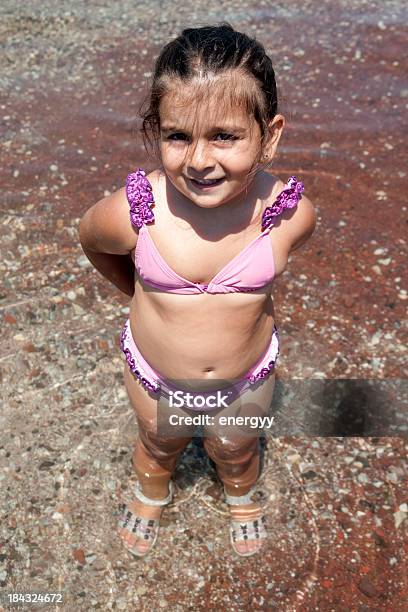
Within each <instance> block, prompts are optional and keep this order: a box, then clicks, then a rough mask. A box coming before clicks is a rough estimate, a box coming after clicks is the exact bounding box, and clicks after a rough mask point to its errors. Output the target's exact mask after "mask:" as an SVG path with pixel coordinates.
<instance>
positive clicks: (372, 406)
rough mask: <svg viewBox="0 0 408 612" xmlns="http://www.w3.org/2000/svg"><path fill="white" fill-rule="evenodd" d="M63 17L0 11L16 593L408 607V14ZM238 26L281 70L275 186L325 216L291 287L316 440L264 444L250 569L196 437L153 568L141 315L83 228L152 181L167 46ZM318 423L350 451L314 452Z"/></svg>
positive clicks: (85, 600) (118, 10)
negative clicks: (295, 191)
mask: <svg viewBox="0 0 408 612" xmlns="http://www.w3.org/2000/svg"><path fill="white" fill-rule="evenodd" d="M46 4H47V5H48V6H47V7H45V8H41V10H40V9H38V4H37V3H34V2H32V1H31V2H25V3H24V6H23V5H21V6H20V5H18V6H17V4H16V3H14V2H11V1H9V0H7V1H5V2H4V3H3V8H2V9H1V13H2V17H3V19H2V25H1V26H0V36H1V38H0V40H1V42H2V43H4V44H5V46H6V54H5V56H4V58H3V60H2V62H3V65H2V67H1V71H0V83H1V85H2V87H1V91H2V93H1V114H0V121H1V127H2V134H1V138H2V145H3V147H2V153H1V162H2V163H1V167H0V176H1V184H2V191H1V200H0V213H1V225H0V236H1V245H2V250H1V260H0V267H1V274H2V286H1V288H0V313H1V317H2V341H1V342H2V350H1V354H0V381H1V383H2V389H3V397H4V402H3V407H2V411H1V414H0V419H1V420H0V432H1V433H0V465H1V472H0V482H1V489H2V501H1V521H0V586H1V587H2V591H3V592H11V591H15V590H18V591H21V590H25V591H27V590H39V591H43V592H46V591H54V592H55V591H60V590H61V591H63V592H64V597H65V604H64V609H66V610H69V611H71V610H78V609H80V610H92V609H102V610H105V609H118V610H148V609H149V610H150V609H153V610H159V609H169V610H176V611H178V610H180V611H184V610H208V609H210V610H216V611H218V610H224V609H228V610H231V611H235V610H237V611H238V610H275V609H276V610H285V611H286V610H288V611H289V610H290V611H292V610H324V611H326V610H328V611H332V610H333V611H336V612H337V611H338V610H341V611H343V610H344V611H346V610H347V611H349V610H353V611H358V612H366V611H371V610H376V611H377V610H384V611H385V610H386V611H391V610H392V611H398V610H404V609H406V607H404V605H406V604H404V603H403V602H404V601H406V598H407V582H406V580H407V576H406V567H407V556H406V552H407V547H406V527H407V523H408V521H407V520H406V518H407V514H408V507H407V501H408V500H407V494H406V490H407V489H406V482H405V483H404V481H405V480H406V473H407V471H406V444H405V439H404V436H406V432H407V425H406V403H404V401H406V399H405V398H404V392H405V393H406V382H405V380H406V370H405V371H404V363H403V361H404V358H405V356H406V304H407V302H406V300H407V291H406V286H404V280H405V279H406V273H404V270H405V266H406V224H407V205H406V197H405V191H406V186H407V182H406V161H405V157H403V145H404V144H405V140H406V130H405V131H404V127H403V122H402V114H403V111H404V110H405V108H406V100H407V97H408V84H407V81H406V62H405V60H403V57H404V52H403V43H404V40H405V39H406V25H405V24H406V10H404V9H403V8H402V7H403V3H402V2H397V1H395V0H393V1H390V2H387V3H382V2H380V1H379V0H377V1H374V2H371V1H370V2H357V1H356V0H343V1H342V2H317V0H305V1H302V2H300V0H294V1H293V2H290V3H289V5H290V8H283V7H281V8H279V7H277V6H275V3H270V2H260V3H258V2H254V3H251V2H248V1H246V0H245V1H244V0H243V1H237V0H234V1H233V2H229V3H228V8H224V7H220V3H219V2H215V1H214V0H209V1H208V2H206V3H205V4H204V3H199V4H195V5H194V7H195V8H194V10H193V14H192V6H191V5H189V6H184V4H183V3H181V2H178V1H176V2H171V3H169V6H168V8H166V9H165V10H163V3H161V2H160V3H159V2H158V1H157V0H155V1H153V2H151V1H149V3H144V2H138V3H132V2H130V1H126V2H123V3H105V4H106V6H101V4H102V3H96V2H91V3H90V4H89V3H79V2H77V1H75V2H71V3H69V5H67V6H69V8H64V7H63V6H62V4H61V3H55V6H54V5H52V3H46ZM108 4H109V5H112V6H108ZM384 4H385V5H386V8H384V7H383V5H384ZM51 5H52V6H51ZM136 6H137V8H136ZM283 6H286V5H283ZM33 7H35V9H36V10H35V13H34V12H33ZM33 15H35V16H33ZM404 15H405V21H404ZM222 19H227V20H228V21H229V22H230V23H231V24H232V25H233V26H234V27H236V28H237V29H239V30H242V31H246V32H248V33H249V34H252V35H254V36H256V37H257V38H258V39H259V40H261V41H262V42H263V43H264V44H265V46H266V48H267V50H268V51H269V52H270V54H271V56H272V58H273V60H274V63H275V66H276V72H277V75H278V79H279V85H280V89H281V92H282V107H281V110H282V112H283V113H284V114H285V115H286V117H287V119H288V127H287V130H286V132H285V134H284V137H283V140H282V145H281V147H280V151H279V155H278V157H277V158H276V161H275V163H274V167H273V172H274V173H275V174H276V175H278V176H279V177H280V178H281V179H282V180H286V178H288V177H289V176H290V175H292V174H294V175H296V176H297V177H298V178H301V179H302V180H303V181H304V182H305V187H306V194H307V195H308V197H309V198H310V199H311V200H312V201H313V202H314V204H315V206H316V208H317V211H318V225H317V228H316V232H315V235H314V236H313V238H312V240H310V242H309V243H308V244H307V246H305V247H304V248H302V249H300V250H299V251H296V252H295V253H294V254H293V256H292V258H291V261H290V265H289V267H288V269H287V271H286V272H285V273H284V275H282V277H280V278H279V279H278V280H277V282H276V284H275V288H274V300H275V308H276V313H277V324H278V327H279V331H280V335H281V341H282V352H281V360H280V363H279V368H278V378H279V380H280V381H281V383H282V384H283V385H285V384H286V385H288V387H287V388H288V389H289V391H290V390H291V389H292V388H293V384H294V383H293V381H297V382H298V383H299V385H300V387H299V388H298V391H299V395H298V396H296V397H297V399H296V401H294V400H293V396H291V395H290V393H289V395H288V398H287V403H286V410H288V411H289V415H290V417H289V418H290V420H291V424H292V425H293V423H295V424H298V431H297V434H298V435H294V434H293V432H291V436H290V437H288V436H287V435H286V437H277V438H276V437H271V438H269V439H268V444H267V448H266V449H265V459H264V468H263V472H262V475H261V478H260V481H259V485H260V486H259V491H260V495H261V494H263V501H264V502H265V505H266V508H267V510H266V513H267V517H268V522H269V525H270V538H269V541H268V543H267V546H266V548H265V552H264V554H262V555H259V556H257V557H252V558H250V559H239V558H235V557H233V555H232V553H231V551H230V545H229V542H228V537H227V518H226V517H227V509H226V506H225V504H224V502H223V501H222V499H221V488H220V485H219V483H218V481H217V480H216V476H215V472H214V470H213V466H212V465H210V464H209V462H208V460H207V458H206V457H205V456H204V455H203V452H202V448H201V445H200V444H199V442H198V441H196V443H194V444H193V445H191V446H190V447H189V448H188V449H187V450H186V451H185V453H184V454H183V455H182V457H181V458H180V462H179V465H178V468H177V472H176V474H175V483H176V489H177V494H176V497H175V500H174V502H173V504H172V505H171V506H170V507H169V508H168V509H167V510H166V511H165V513H164V515H163V521H162V529H161V532H160V535H159V540H158V545H157V547H156V549H155V551H154V552H153V553H152V554H151V555H150V556H149V557H148V558H147V559H145V560H135V559H133V558H131V557H130V556H129V555H128V554H127V553H126V552H125V551H124V550H123V549H122V548H121V546H120V543H119V542H118V540H117V538H116V535H115V522H116V519H117V507H118V503H119V501H120V499H121V498H122V497H123V498H125V499H128V498H129V496H131V489H130V487H131V483H132V478H133V477H132V476H131V467H130V458H131V449H132V444H133V440H134V438H135V435H136V432H137V429H136V425H135V423H134V420H133V416H132V412H131V409H130V406H129V403H128V401H127V398H126V394H125V391H124V387H123V383H122V364H123V361H122V356H121V354H120V350H119V345H118V336H119V332H120V328H121V325H122V324H123V322H124V320H125V318H126V314H127V306H128V299H127V298H126V296H124V295H121V294H120V293H119V292H118V291H116V290H115V289H114V288H113V287H111V286H110V285H109V284H108V283H107V282H106V281H104V280H103V279H102V278H101V277H100V276H99V275H98V273H97V272H95V271H93V270H92V269H90V267H89V266H88V265H87V261H86V258H84V256H83V255H82V253H81V249H80V247H79V243H78V235H77V229H78V223H79V218H80V217H81V215H82V214H83V212H84V211H85V209H86V208H88V207H89V206H90V205H92V204H93V203H94V202H96V201H97V200H98V199H100V198H101V197H102V196H103V195H104V194H108V193H111V192H112V191H114V190H116V189H118V188H119V187H121V186H123V185H124V182H125V179H126V175H127V174H128V173H129V172H131V171H133V170H135V169H136V168H138V167H142V168H144V169H145V170H146V171H150V170H151V169H153V168H154V167H155V163H154V161H153V160H152V159H149V158H148V156H147V155H146V153H145V152H144V150H143V147H142V141H141V137H140V136H139V134H138V132H137V129H138V127H140V123H139V120H138V119H137V113H138V108H139V106H140V103H141V102H142V100H143V97H144V95H145V94H146V92H147V88H148V86H149V83H150V80H151V70H152V68H153V61H154V58H155V57H156V55H157V53H158V51H159V49H160V48H161V46H162V45H163V44H164V43H165V42H167V41H168V40H169V38H171V37H172V36H173V35H176V34H178V33H179V31H180V30H181V29H182V28H183V27H187V26H190V25H193V26H194V25H196V26H197V25H204V24H207V23H216V22H219V21H221V20H222ZM404 69H405V70H404ZM404 277H405V278H404ZM311 379H315V381H314V382H315V384H317V385H318V394H320V396H321V397H323V399H324V401H323V404H325V405H324V406H323V408H324V410H325V411H323V412H322V410H323V408H322V404H321V403H320V404H319V403H318V402H317V404H316V402H315V403H313V402H314V396H313V394H312V393H309V391H310V390H309V387H308V383H307V381H310V380H311ZM339 380H341V381H343V383H342V384H339V383H336V381H339ZM305 381H306V382H305ZM291 385H292V386H291ZM333 385H334V386H333ZM313 393H315V391H313ZM339 393H340V395H338V394H339ZM336 394H337V395H336ZM370 394H371V395H370ZM291 397H292V399H291ZM367 398H371V399H367ZM367 402H368V403H367ZM366 404H367V405H366ZM344 406H345V408H344ZM311 408H313V410H315V411H319V410H320V412H318V415H319V416H318V420H319V422H320V426H321V427H320V430H319V431H320V433H321V434H324V435H325V436H333V437H318V436H317V435H314V436H313V437H307V434H308V433H310V428H309V425H308V424H307V423H306V424H305V415H308V414H310V413H311V412H313V410H312V409H311ZM343 408H344V410H345V414H346V417H345V418H346V420H347V419H348V418H350V419H351V421H353V418H354V420H355V421H356V422H353V423H352V424H351V425H349V423H348V421H347V422H346V423H344V422H341V421H342V414H343V413H342V412H341V411H342V410H343ZM344 410H343V412H344ZM336 411H337V412H336ZM284 412H285V411H284ZM356 414H357V415H358V416H359V419H360V420H358V419H357V420H356V419H355V415H356ZM347 415H348V416H347ZM350 415H351V416H350ZM343 416H344V415H343ZM352 417H353V418H352ZM361 419H362V421H361ZM306 420H307V419H306ZM328 421H330V423H329V425H327V422H328ZM357 421H358V422H357ZM340 422H341V426H340V425H339V423H340ZM326 425H327V426H326ZM282 431H283V432H284V433H285V431H286V430H284V428H283V429H282ZM373 432H374V433H373ZM284 433H283V434H279V435H282V436H283V435H284ZM286 433H287V431H286ZM302 433H303V435H302ZM317 433H319V432H317ZM344 434H348V435H349V436H351V437H349V438H342V437H340V436H341V435H344ZM367 435H370V436H371V437H362V436H367ZM373 435H375V436H376V437H372V436H373ZM355 436H360V437H355ZM396 436H398V437H396Z"/></svg>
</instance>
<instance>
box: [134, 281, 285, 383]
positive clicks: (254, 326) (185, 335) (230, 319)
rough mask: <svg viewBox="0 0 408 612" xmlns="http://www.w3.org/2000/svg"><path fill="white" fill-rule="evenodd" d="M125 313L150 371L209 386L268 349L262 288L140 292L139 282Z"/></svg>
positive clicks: (241, 370) (270, 314) (268, 310)
mask: <svg viewBox="0 0 408 612" xmlns="http://www.w3.org/2000/svg"><path fill="white" fill-rule="evenodd" d="M129 318H130V326H131V330H132V335H133V338H134V340H135V343H136V345H137V346H138V348H139V350H140V352H141V353H142V355H143V356H144V358H145V359H146V361H148V363H149V364H150V365H151V367H152V368H153V369H154V370H156V371H157V372H158V373H159V374H161V376H163V377H164V378H166V379H168V380H170V381H177V382H180V381H185V383H186V386H188V383H189V381H192V383H194V386H197V385H199V383H202V385H201V387H202V388H203V389H209V390H210V389H211V387H213V388H217V387H221V386H222V381H223V380H225V381H228V380H231V379H237V378H241V377H242V376H244V375H245V374H246V373H247V372H248V370H249V369H250V368H251V366H253V365H254V363H255V362H256V361H257V360H258V359H259V357H260V356H261V355H262V354H263V353H264V352H265V351H266V349H267V347H268V344H269V342H270V338H271V336H272V330H273V324H274V311H273V303H272V298H271V296H270V293H269V292H266V291H264V292H263V293H255V292H254V293H250V294H244V293H231V294H199V295H180V294H176V295H172V294H169V293H158V292H144V291H143V289H142V287H141V286H140V285H139V283H137V284H136V291H135V295H134V297H133V300H132V303H131V308H130V316H129ZM227 384H228V382H226V385H227Z"/></svg>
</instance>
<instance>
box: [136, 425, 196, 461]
mask: <svg viewBox="0 0 408 612" xmlns="http://www.w3.org/2000/svg"><path fill="white" fill-rule="evenodd" d="M190 440H191V438H168V437H165V436H160V435H158V434H157V433H155V432H152V431H146V430H140V431H139V439H138V443H136V448H135V453H134V454H135V455H137V454H138V451H139V450H142V452H144V453H145V454H147V455H149V456H150V457H152V458H154V459H156V461H160V460H163V459H170V458H176V457H177V455H178V454H179V453H180V452H181V451H182V450H183V449H184V448H185V447H186V446H187V444H188V443H189V442H190ZM138 447H139V448H138Z"/></svg>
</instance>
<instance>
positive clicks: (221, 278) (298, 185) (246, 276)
mask: <svg viewBox="0 0 408 612" xmlns="http://www.w3.org/2000/svg"><path fill="white" fill-rule="evenodd" d="M302 192H303V183H302V182H300V181H297V180H296V178H295V177H294V176H292V177H291V178H290V179H289V180H288V182H287V185H286V187H285V188H284V189H283V190H282V191H281V193H280V194H279V195H278V197H277V198H276V200H275V201H274V203H273V204H272V206H269V207H267V208H266V209H265V210H264V212H263V215H262V228H261V233H260V234H259V235H258V236H257V237H256V238H255V239H254V240H252V241H251V242H250V243H249V244H248V245H247V246H246V247H245V248H244V249H243V250H242V251H241V252H240V253H238V255H236V256H235V257H234V258H233V259H232V260H231V261H230V262H228V263H227V264H226V265H225V266H224V268H222V270H220V271H219V272H218V273H217V274H216V275H215V276H214V278H212V279H211V280H210V281H209V283H206V284H204V283H193V282H191V281H189V280H187V279H185V278H183V277H181V276H180V275H179V274H177V272H175V271H174V270H173V269H172V268H170V266H169V265H168V264H167V263H166V261H165V260H164V259H163V257H162V256H161V255H160V253H159V251H158V249H157V247H156V245H155V243H154V242H153V240H152V238H151V236H150V233H149V230H148V227H147V224H148V223H153V222H154V214H153V211H152V209H151V205H152V204H154V199H153V193H152V186H151V184H150V182H149V181H148V179H147V178H146V173H145V172H144V171H143V170H141V169H139V170H138V171H137V172H132V173H131V174H129V175H128V177H127V179H126V195H127V199H128V202H129V206H130V220H131V223H132V225H133V226H134V227H135V228H137V229H138V230H139V235H138V240H137V245H136V250H135V266H136V269H137V272H138V274H139V275H140V277H141V278H142V279H143V281H144V282H145V283H146V284H148V285H149V286H151V287H152V288H154V289H157V290H159V291H165V292H166V293H182V294H190V293H191V294H192V293H238V292H240V293H248V292H251V291H255V290H256V289H259V288H261V287H265V286H266V285H268V284H269V283H270V282H271V281H272V280H273V278H274V276H275V265H274V259H273V251H272V245H271V240H270V238H269V232H270V230H271V229H272V227H273V224H274V222H275V220H276V218H277V217H278V216H279V215H280V214H281V213H282V212H283V211H284V210H285V209H286V208H293V207H294V206H296V205H297V203H298V202H299V200H300V198H301V194H302ZM121 347H122V350H123V352H124V354H125V357H126V361H127V363H128V364H129V367H130V369H131V371H132V372H133V373H134V375H135V376H137V378H139V380H140V381H141V382H142V384H143V385H144V386H145V387H146V388H148V389H149V390H150V391H153V392H154V393H161V394H162V395H164V396H165V397H169V392H170V391H173V392H174V391H176V390H178V388H177V387H175V386H174V385H172V384H171V383H170V382H169V381H167V380H166V379H164V378H163V377H162V376H160V374H158V373H157V372H156V371H155V370H153V368H151V366H150V365H149V364H148V363H147V361H146V360H145V359H144V358H143V356H142V355H141V353H140V351H139V350H138V348H137V346H136V344H135V342H134V340H133V337H132V334H131V331H130V324H129V320H128V321H126V323H125V326H124V328H123V330H122V334H121ZM278 354H279V339H278V331H277V329H276V326H274V331H273V334H272V338H271V342H270V345H269V346H268V349H267V351H266V353H265V354H264V355H262V356H261V358H260V359H259V361H258V362H257V363H256V364H255V365H254V366H253V367H252V368H251V369H250V371H249V372H248V373H247V374H246V375H245V377H244V378H243V379H241V380H239V381H238V382H236V383H234V384H233V385H232V389H233V395H235V394H236V393H243V392H244V391H245V390H246V389H247V388H248V387H249V386H250V385H251V384H254V383H256V382H257V381H258V380H260V379H263V378H265V377H266V376H267V375H268V374H269V373H270V372H271V371H272V370H273V368H274V365H275V363H276V360H277V357H278ZM224 390H225V387H224V388H223V391H224ZM213 394H214V391H211V392H210V393H207V394H206V393H199V395H201V396H204V397H205V396H206V395H213Z"/></svg>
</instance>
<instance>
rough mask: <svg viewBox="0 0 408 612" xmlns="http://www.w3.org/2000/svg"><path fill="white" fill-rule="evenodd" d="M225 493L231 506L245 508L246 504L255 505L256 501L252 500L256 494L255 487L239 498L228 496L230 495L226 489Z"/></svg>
mask: <svg viewBox="0 0 408 612" xmlns="http://www.w3.org/2000/svg"><path fill="white" fill-rule="evenodd" d="M224 493H225V501H226V502H227V504H229V505H230V506H243V505H244V504H253V503H254V500H253V499H251V497H252V495H253V494H254V493H255V487H252V489H250V490H249V491H248V493H247V494H246V495H240V496H239V497H237V496H235V495H228V493H227V492H226V491H225V487H224Z"/></svg>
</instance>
